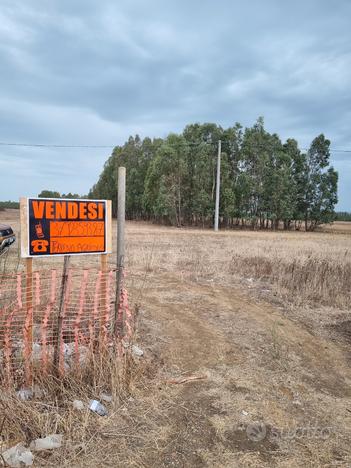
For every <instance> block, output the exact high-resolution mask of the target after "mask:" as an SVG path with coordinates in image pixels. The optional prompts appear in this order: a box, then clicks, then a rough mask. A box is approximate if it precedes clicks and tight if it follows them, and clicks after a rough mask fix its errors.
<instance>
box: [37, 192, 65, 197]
mask: <svg viewBox="0 0 351 468" xmlns="http://www.w3.org/2000/svg"><path fill="white" fill-rule="evenodd" d="M38 197H39V198H61V194H60V192H55V191H54V190H42V191H41V192H40V193H39V194H38Z"/></svg>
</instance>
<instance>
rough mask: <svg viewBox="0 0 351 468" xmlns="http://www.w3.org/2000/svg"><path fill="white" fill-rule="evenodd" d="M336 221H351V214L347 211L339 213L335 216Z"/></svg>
mask: <svg viewBox="0 0 351 468" xmlns="http://www.w3.org/2000/svg"><path fill="white" fill-rule="evenodd" d="M334 220H335V221H351V213H349V212H347V211H338V212H336V213H335V216H334Z"/></svg>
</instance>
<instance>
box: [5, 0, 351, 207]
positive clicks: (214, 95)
mask: <svg viewBox="0 0 351 468" xmlns="http://www.w3.org/2000/svg"><path fill="white" fill-rule="evenodd" d="M350 18H351V1H350V0H334V1H331V0H303V1H301V0H295V1H290V2H282V1H281V0H266V1H262V0H255V1H254V0H251V1H250V0H248V1H246V2H243V1H240V2H239V1H237V0H218V1H214V0H187V1H185V0H147V1H146V0H144V1H141V0H123V1H122V0H119V1H113V0H99V1H97V0H84V1H83V0H45V1H44V0H42V1H39V0H38V1H37V0H26V1H23V0H21V1H16V0H1V4H0V142H13V143H32V144H37V143H46V144H63V145H81V144H84V145H111V147H112V146H114V145H117V144H122V143H123V142H124V141H125V139H126V138H127V137H128V136H129V135H130V134H136V133H138V134H139V135H141V136H151V137H152V136H165V135H167V134H168V133H169V132H172V131H181V130H182V129H183V127H184V126H185V125H186V124H188V123H191V122H209V121H210V122H216V123H218V124H220V125H222V126H224V127H225V126H230V125H232V124H234V122H236V121H239V122H241V123H242V124H243V125H247V126H249V125H252V124H253V123H254V121H255V120H256V118H257V117H258V116H260V115H262V116H264V118H265V122H266V127H267V129H268V130H269V131H271V132H277V133H278V134H279V135H280V136H281V138H282V139H286V138H288V137H294V138H296V139H297V140H298V141H299V144H300V146H301V147H306V146H308V145H309V143H310V142H311V140H312V139H313V138H314V137H315V136H317V135H318V134H319V133H322V132H323V133H324V134H325V135H326V136H327V137H328V138H329V139H330V140H331V141H332V147H333V148H334V149H346V150H351V27H350ZM109 154H110V150H109V149H102V148H100V149H98V148H95V149H68V148H66V149H52V148H27V147H19V146H0V182H1V183H0V200H6V199H12V200H16V199H18V197H19V196H21V195H24V196H28V195H36V194H37V193H38V192H40V191H41V190H42V189H44V188H49V189H55V190H58V191H60V192H69V191H72V192H79V193H87V192H88V190H89V188H90V187H91V186H92V185H93V183H94V182H95V181H96V179H97V177H98V175H99V173H100V172H101V170H102V166H103V163H104V161H105V160H106V159H107V157H108V155H109ZM332 163H333V165H334V167H335V168H336V169H337V170H338V171H339V176H340V182H339V200H340V201H339V204H338V209H340V210H350V211H351V201H350V200H351V152H349V153H346V152H333V154H332Z"/></svg>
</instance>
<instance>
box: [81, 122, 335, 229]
mask: <svg viewBox="0 0 351 468" xmlns="http://www.w3.org/2000/svg"><path fill="white" fill-rule="evenodd" d="M219 140H221V141H222V157H221V199H220V217H221V223H222V224H223V225H225V226H228V227H230V226H238V225H241V226H248V225H249V226H251V227H252V228H254V229H257V228H261V229H263V228H271V229H277V228H279V227H280V226H283V227H284V228H285V229H290V228H292V227H295V228H297V229H299V228H300V225H301V224H302V223H303V222H304V223H305V227H306V229H307V230H313V229H315V227H316V226H317V225H318V224H320V223H325V222H331V221H332V220H333V219H334V217H335V214H334V207H335V204H336V203H337V182H338V174H337V172H336V171H335V170H334V169H333V168H332V167H329V156H330V154H329V146H330V142H329V140H327V139H326V138H325V137H324V135H319V136H318V137H317V138H315V139H314V140H313V142H312V144H311V147H310V149H309V151H308V152H307V153H302V152H301V151H300V150H299V148H298V144H297V142H296V141H295V140H293V139H288V140H287V141H286V142H285V143H284V144H283V143H282V142H281V140H280V138H279V137H278V135H276V134H270V133H269V132H267V131H266V130H265V128H264V121H263V118H262V117H260V118H259V119H258V120H257V122H256V123H255V124H254V125H253V126H252V127H250V128H246V129H243V128H242V126H241V125H240V124H239V123H236V124H235V125H234V126H233V127H230V128H227V129H223V128H222V127H220V126H218V125H216V124H213V123H205V124H202V125H201V124H198V123H196V124H191V125H188V126H186V127H185V129H184V131H183V132H182V134H180V135H177V134H171V135H169V136H168V137H167V138H165V139H154V140H151V139H150V138H145V139H144V140H141V139H140V138H139V136H138V135H136V136H135V137H130V138H129V140H128V141H127V142H126V143H125V144H124V145H123V146H117V147H116V148H115V149H114V150H113V153H112V155H111V156H110V158H109V159H108V160H107V161H106V163H105V166H104V169H103V171H102V173H101V175H100V177H99V179H98V181H97V183H96V184H95V185H94V187H93V188H92V189H91V190H90V192H89V197H90V198H107V199H112V201H113V213H114V214H116V204H115V202H116V198H117V177H116V174H117V167H118V166H122V165H123V166H125V167H126V170H127V199H126V213H127V217H128V218H130V219H151V220H154V221H155V222H160V223H169V224H173V225H176V226H182V225H201V226H210V225H212V223H213V216H214V205H215V188H216V167H217V148H218V141H219Z"/></svg>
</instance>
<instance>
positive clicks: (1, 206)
mask: <svg viewBox="0 0 351 468" xmlns="http://www.w3.org/2000/svg"><path fill="white" fill-rule="evenodd" d="M7 208H17V209H18V208H19V202H15V201H10V200H8V201H0V211H4V210H6V209H7Z"/></svg>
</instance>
